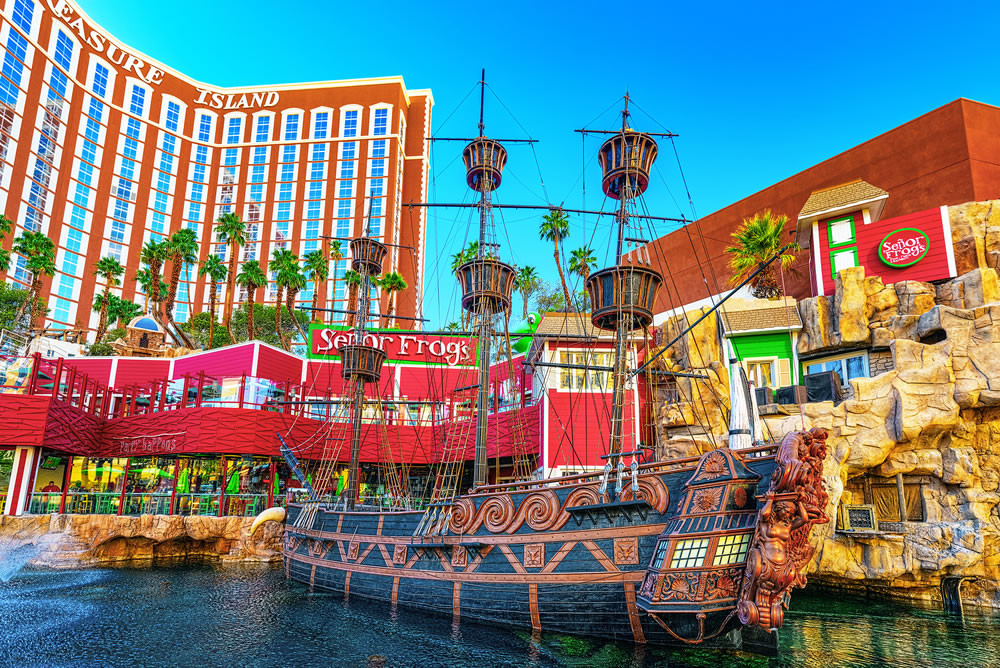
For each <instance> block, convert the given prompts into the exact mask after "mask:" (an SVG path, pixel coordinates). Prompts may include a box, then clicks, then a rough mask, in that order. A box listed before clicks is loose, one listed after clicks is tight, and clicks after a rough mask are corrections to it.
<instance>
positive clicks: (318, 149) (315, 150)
mask: <svg viewBox="0 0 1000 668" xmlns="http://www.w3.org/2000/svg"><path fill="white" fill-rule="evenodd" d="M320 160H326V144H313V145H312V146H310V147H309V161H310V162H316V161H320Z"/></svg>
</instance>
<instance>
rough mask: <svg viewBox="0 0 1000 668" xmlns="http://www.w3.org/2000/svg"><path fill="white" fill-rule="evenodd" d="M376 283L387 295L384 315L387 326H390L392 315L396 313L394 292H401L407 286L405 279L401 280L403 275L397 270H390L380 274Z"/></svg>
mask: <svg viewBox="0 0 1000 668" xmlns="http://www.w3.org/2000/svg"><path fill="white" fill-rule="evenodd" d="M378 283H379V285H380V286H381V287H382V289H383V290H385V291H386V293H387V294H388V295H389V308H388V309H387V310H386V312H385V316H386V323H387V326H388V327H392V325H393V315H395V313H396V293H397V292H402V291H403V290H405V289H406V288H407V285H406V281H405V280H403V277H402V276H401V275H400V274H399V273H398V272H395V271H390V272H389V273H387V274H385V275H384V276H382V278H380V279H379V282H378Z"/></svg>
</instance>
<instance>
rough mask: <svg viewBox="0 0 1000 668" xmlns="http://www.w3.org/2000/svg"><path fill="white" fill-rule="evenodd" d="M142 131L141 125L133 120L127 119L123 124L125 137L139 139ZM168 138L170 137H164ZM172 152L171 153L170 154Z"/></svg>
mask: <svg viewBox="0 0 1000 668" xmlns="http://www.w3.org/2000/svg"><path fill="white" fill-rule="evenodd" d="M141 130H142V125H141V124H140V123H139V121H137V120H135V119H134V118H129V119H128V120H127V121H126V123H125V136H126V137H132V138H133V139H139V133H140V131H141ZM166 136H168V137H169V136H170V135H166ZM172 152H173V151H171V153H172Z"/></svg>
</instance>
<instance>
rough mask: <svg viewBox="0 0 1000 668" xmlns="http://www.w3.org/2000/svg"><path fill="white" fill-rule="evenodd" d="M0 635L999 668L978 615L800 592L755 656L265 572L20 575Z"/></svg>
mask: <svg viewBox="0 0 1000 668" xmlns="http://www.w3.org/2000/svg"><path fill="white" fill-rule="evenodd" d="M0 629H3V632H0V664H3V665H10V664H18V663H20V664H24V665H45V666H62V665H127V664H138V665H147V666H154V665H240V666H274V665H297V666H313V665H331V664H335V665H338V666H365V667H368V666H386V667H395V666H475V667H476V668H483V667H487V666H498V665H513V666H614V667H616V668H617V667H619V666H635V667H645V666H719V665H755V666H804V665H808V666H870V665H878V664H892V665H896V666H927V665H933V666H962V667H963V668H965V667H966V666H971V665H1000V646H998V645H997V644H996V643H994V642H993V639H994V637H995V635H996V633H997V632H998V631H1000V618H998V617H997V616H994V615H990V614H979V615H976V614H974V613H973V614H967V615H966V617H965V619H964V620H961V619H956V618H952V617H948V616H946V615H945V614H944V613H941V612H939V611H937V610H934V609H929V608H918V607H902V606H899V605H897V604H893V603H889V602H881V601H871V600H864V599H857V598H841V597H837V596H832V595H829V594H824V595H818V594H810V593H808V592H807V593H804V594H803V593H801V592H800V593H798V595H797V596H796V597H795V599H794V605H793V608H792V610H791V611H790V612H789V613H788V615H787V617H786V623H785V628H784V630H783V631H782V642H781V645H782V649H781V656H780V657H778V658H777V659H766V658H762V657H753V656H750V655H738V654H735V653H734V654H728V655H720V654H718V653H713V652H707V651H703V650H698V649H687V650H665V649H657V648H643V647H636V646H633V645H630V644H626V643H621V644H616V643H606V642H599V641H589V640H586V639H581V638H574V637H570V636H561V635H553V634H545V633H543V634H540V635H537V634H536V635H533V634H530V633H523V632H512V631H505V630H502V629H496V628H491V627H486V626H479V625H476V624H471V623H469V622H468V621H466V620H463V621H462V623H461V624H455V623H454V622H453V620H451V619H450V618H449V617H436V616H431V615H424V614H419V613H413V612H411V611H408V610H406V609H403V608H399V609H394V608H392V606H389V605H387V604H384V603H368V602H365V601H361V600H358V599H352V600H349V601H345V600H344V598H343V596H340V595H334V594H324V593H322V592H309V591H308V589H307V588H305V587H300V586H298V585H295V584H291V583H288V582H286V581H285V578H284V571H283V570H282V569H274V568H267V567H246V568H242V567H226V568H213V567H189V568H188V567H186V568H176V569H157V570H127V569H121V570H90V571H69V572H41V571H22V572H21V573H19V574H17V575H16V576H14V577H13V578H12V579H11V580H10V582H7V583H0Z"/></svg>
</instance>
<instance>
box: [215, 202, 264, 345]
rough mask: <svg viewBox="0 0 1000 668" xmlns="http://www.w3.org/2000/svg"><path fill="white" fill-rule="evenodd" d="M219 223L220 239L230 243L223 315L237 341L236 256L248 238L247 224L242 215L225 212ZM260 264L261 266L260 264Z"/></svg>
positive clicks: (228, 328) (218, 232)
mask: <svg viewBox="0 0 1000 668" xmlns="http://www.w3.org/2000/svg"><path fill="white" fill-rule="evenodd" d="M215 222H216V223H218V225H216V227H215V231H216V233H217V234H218V235H219V240H220V241H225V243H227V244H229V271H228V272H227V273H226V280H227V289H226V308H225V313H224V315H223V323H224V325H225V327H226V331H228V332H229V338H230V340H232V341H236V337H234V336H233V329H232V325H231V323H232V320H233V305H234V302H235V299H234V298H235V296H236V295H235V294H234V293H235V290H234V286H235V284H236V257H237V256H238V255H239V252H240V247H241V246H243V245H244V244H245V243H246V242H247V240H246V236H244V233H245V232H246V229H247V225H246V223H244V222H243V221H242V220H240V217H239V216H237V215H236V214H235V213H224V214H222V215H221V216H219V218H218V219H217V220H216V221H215ZM258 266H260V265H259V264H258Z"/></svg>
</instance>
